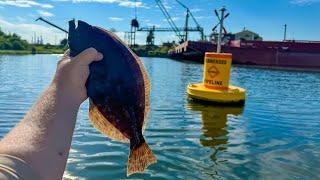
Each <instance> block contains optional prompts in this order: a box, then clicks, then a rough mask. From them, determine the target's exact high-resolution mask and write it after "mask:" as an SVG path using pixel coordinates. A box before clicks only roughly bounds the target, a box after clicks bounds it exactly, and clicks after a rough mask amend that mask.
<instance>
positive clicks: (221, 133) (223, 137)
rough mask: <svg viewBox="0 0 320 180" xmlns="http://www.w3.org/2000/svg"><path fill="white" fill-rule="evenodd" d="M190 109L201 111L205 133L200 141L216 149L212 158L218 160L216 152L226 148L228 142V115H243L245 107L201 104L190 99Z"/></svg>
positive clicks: (205, 145)
mask: <svg viewBox="0 0 320 180" xmlns="http://www.w3.org/2000/svg"><path fill="white" fill-rule="evenodd" d="M188 109H190V110H191V111H198V112H200V113H201V119H202V125H203V127H202V132H203V134H202V136H201V137H200V143H201V145H203V146H204V147H211V148H212V149H214V151H213V152H214V153H213V154H212V155H211V159H212V160H213V161H216V159H217V158H216V154H217V153H218V152H219V151H224V150H226V146H225V145H226V144H227V143H228V128H227V124H228V115H234V116H238V115H241V114H242V112H243V109H244V107H237V106H219V105H210V104H200V103H197V102H193V101H190V102H189V103H188Z"/></svg>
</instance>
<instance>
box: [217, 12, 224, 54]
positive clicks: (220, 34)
mask: <svg viewBox="0 0 320 180" xmlns="http://www.w3.org/2000/svg"><path fill="white" fill-rule="evenodd" d="M220 11H221V17H220V18H219V21H220V22H219V24H220V30H219V35H218V45H217V53H220V52H221V41H222V31H223V21H224V19H225V16H224V13H225V11H226V8H225V7H224V6H223V7H222V8H221V9H220Z"/></svg>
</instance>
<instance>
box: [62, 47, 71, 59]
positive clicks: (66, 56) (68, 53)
mask: <svg viewBox="0 0 320 180" xmlns="http://www.w3.org/2000/svg"><path fill="white" fill-rule="evenodd" d="M69 57H70V49H67V50H66V51H65V52H64V54H63V58H69Z"/></svg>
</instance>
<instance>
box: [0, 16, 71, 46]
mask: <svg viewBox="0 0 320 180" xmlns="http://www.w3.org/2000/svg"><path fill="white" fill-rule="evenodd" d="M0 27H1V29H2V30H3V31H4V32H6V33H16V34H18V35H20V36H21V37H22V38H23V39H26V40H28V41H29V42H31V39H32V37H33V36H34V34H35V33H36V35H37V36H42V37H43V39H44V42H45V43H51V44H54V43H59V40H61V39H63V38H65V37H66V34H65V33H62V32H61V31H59V30H57V29H55V28H52V27H46V26H43V25H39V24H33V23H22V22H20V23H19V22H18V23H13V22H9V21H7V20H5V19H3V18H1V17H0Z"/></svg>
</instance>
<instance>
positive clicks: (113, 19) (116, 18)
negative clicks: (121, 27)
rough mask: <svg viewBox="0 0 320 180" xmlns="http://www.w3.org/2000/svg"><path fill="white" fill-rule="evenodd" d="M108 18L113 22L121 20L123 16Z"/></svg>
mask: <svg viewBox="0 0 320 180" xmlns="http://www.w3.org/2000/svg"><path fill="white" fill-rule="evenodd" d="M109 20H110V21H113V22H119V21H123V18H120V17H109Z"/></svg>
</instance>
